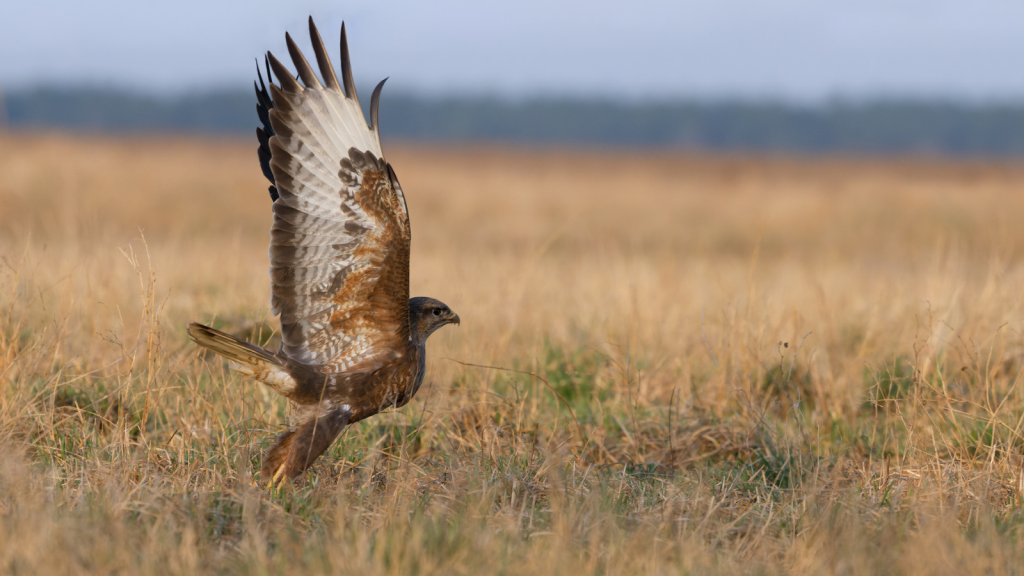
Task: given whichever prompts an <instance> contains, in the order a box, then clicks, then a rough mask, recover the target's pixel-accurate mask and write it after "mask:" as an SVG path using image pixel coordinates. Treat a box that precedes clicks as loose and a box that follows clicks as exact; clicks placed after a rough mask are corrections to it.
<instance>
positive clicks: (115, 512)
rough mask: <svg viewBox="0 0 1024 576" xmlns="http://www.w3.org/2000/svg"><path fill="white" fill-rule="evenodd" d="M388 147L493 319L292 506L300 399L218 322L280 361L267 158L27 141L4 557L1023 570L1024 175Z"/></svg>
mask: <svg viewBox="0 0 1024 576" xmlns="http://www.w3.org/2000/svg"><path fill="white" fill-rule="evenodd" d="M388 154H389V160H390V161H391V162H392V163H393V164H394V165H395V167H396V169H397V171H398V174H399V176H400V178H401V180H402V184H403V187H404V188H405V190H407V193H408V197H409V198H408V199H409V208H410V211H411V213H412V222H413V230H414V243H413V261H412V262H413V264H412V286H413V293H414V294H415V295H430V296H433V297H436V298H439V299H441V300H443V301H444V302H446V303H448V304H449V305H451V306H452V308H453V309H454V310H455V311H457V312H458V313H459V314H460V315H461V317H462V319H463V323H462V326H461V328H446V329H444V330H442V331H441V332H439V333H438V334H437V335H435V336H434V337H433V338H432V341H431V343H430V345H429V348H430V352H429V354H430V357H429V367H428V369H429V373H428V376H427V382H426V384H425V385H424V388H423V389H422V390H421V392H420V394H419V396H418V397H417V398H416V400H415V401H414V402H413V403H411V404H410V405H409V406H408V407H406V408H405V409H403V410H401V411H398V412H391V413H388V414H385V415H382V416H379V417H377V418H375V419H371V420H370V421H367V422H363V423H360V424H359V425H357V426H354V427H353V428H352V429H350V430H349V431H348V432H347V433H346V435H345V436H344V437H343V438H342V440H341V441H340V442H339V443H338V444H337V445H336V446H335V447H334V448H332V449H331V450H330V451H329V452H328V453H327V454H325V456H324V457H323V458H322V459H321V460H320V461H319V462H318V463H317V464H316V465H315V466H314V467H313V468H312V469H311V471H310V472H309V473H308V474H306V475H305V476H304V477H303V478H302V479H301V481H300V482H299V483H298V484H297V485H295V486H294V487H289V488H285V489H281V490H276V491H267V490H265V489H262V488H260V487H259V485H256V483H258V482H259V481H260V479H259V478H258V477H254V475H256V471H257V470H258V469H259V461H260V457H261V453H262V450H263V449H265V448H266V447H267V446H268V445H269V443H270V441H271V440H272V437H273V434H274V433H275V432H277V431H279V430H280V429H281V428H282V427H283V426H284V423H285V421H286V418H287V412H286V407H285V405H284V403H283V402H281V401H280V400H279V399H277V398H275V397H274V396H273V394H272V393H270V392H268V391H267V390H265V389H262V388H260V387H259V386H258V385H257V384H254V383H252V382H249V381H247V380H245V379H243V378H240V377H239V376H237V375H234V374H232V373H230V372H228V371H227V370H226V367H225V366H224V364H223V363H222V361H221V360H220V359H219V358H217V357H213V356H206V355H202V354H200V352H199V351H198V350H197V349H196V348H195V347H194V346H192V345H190V344H189V343H188V342H187V339H186V337H185V334H184V324H185V323H186V322H187V321H190V320H200V321H207V322H214V323H215V324H216V325H217V326H220V327H222V328H223V329H226V330H229V331H231V332H234V333H236V334H240V335H245V336H247V337H250V338H254V339H259V340H261V341H265V342H270V345H273V341H274V335H273V327H274V319H273V318H271V317H269V316H268V311H267V304H268V300H269V288H268V281H267V272H266V269H267V256H266V249H267V239H268V238H267V230H268V227H269V206H270V201H269V198H268V197H267V194H266V192H265V189H266V182H265V181H264V180H263V178H262V176H261V174H260V172H259V169H258V167H257V163H256V155H255V144H254V143H253V142H249V141H245V142H238V141H229V140H224V141H213V140H189V139H173V138H163V139H160V138H121V139H104V138H93V137H88V138H86V137H66V136H59V135H39V134H6V135H0V174H2V175H3V177H2V178H0V207H2V208H0V542H2V543H3V544H2V545H0V570H2V571H4V572H8V573H58V572H63V573H97V572H119V573H160V574H164V573H187V574H193V573H208V572H218V573H220V572H228V573H289V574H301V573H323V572H340V573H359V574H410V573H430V572H440V573H454V574H488V573H551V574H565V573H620V574H628V573H659V574H686V573H723V574H733V573H766V574H767V573H792V574H818V573H842V574H877V573H883V572H884V573H908V574H909V573H913V574H918V573H920V574H929V573H955V574H1002V573H1019V570H1020V566H1024V546H1022V544H1024V528H1022V519H1024V516H1022V514H1021V504H1022V503H1024V460H1022V450H1024V437H1022V425H1024V395H1022V390H1021V386H1020V385H1019V384H1020V382H1019V380H1020V376H1021V371H1022V369H1024V334H1022V331H1021V330H1022V310H1021V301H1022V294H1024V291H1022V288H1024V227H1022V226H1021V224H1020V223H1021V222H1024V194H1022V192H1024V166H1020V165H1014V164H994V163H984V162H966V161H959V162H938V161H923V160H922V161H882V160H880V161H868V160H842V159H815V160H807V159H792V158H743V157H721V156H719V157H701V156H692V155H690V156H683V155H677V154H669V153H651V154H642V153H639V152H629V153H617V152H589V153H584V152H560V151H524V150H517V149H500V148H476V147H472V148H471V147H466V148H462V149H457V148H427V147H402V146H391V147H389V148H388ZM449 359H452V360H449ZM456 361H459V362H463V363H471V364H483V365H492V366H503V367H508V368H515V369H517V370H522V371H525V372H530V373H532V374H522V373H516V372H508V371H499V370H493V369H483V368H477V367H472V366H465V365H463V364H460V363H458V362H456ZM554 391H557V392H558V394H559V395H560V396H561V399H559V397H558V396H556V394H555V393H554ZM570 410H571V412H570ZM265 483H266V481H265V479H263V484H262V485H265ZM570 571H573V572H570Z"/></svg>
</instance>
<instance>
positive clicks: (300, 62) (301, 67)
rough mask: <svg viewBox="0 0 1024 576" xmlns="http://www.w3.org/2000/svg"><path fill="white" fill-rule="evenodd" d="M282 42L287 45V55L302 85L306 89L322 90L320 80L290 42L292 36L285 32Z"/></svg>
mask: <svg viewBox="0 0 1024 576" xmlns="http://www.w3.org/2000/svg"><path fill="white" fill-rule="evenodd" d="M284 41H285V43H286V44H288V54H289V55H290V56H291V57H292V64H295V69H296V70H298V72H299V78H302V83H303V84H305V85H306V88H322V87H323V86H322V85H321V84H320V79H319V78H317V77H316V74H314V73H313V68H311V67H310V66H309V62H306V56H305V55H304V54H303V53H302V50H299V47H298V45H296V44H295V41H294V40H292V35H291V34H289V33H287V32H285V33H284Z"/></svg>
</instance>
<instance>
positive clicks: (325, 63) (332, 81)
mask: <svg viewBox="0 0 1024 576" xmlns="http://www.w3.org/2000/svg"><path fill="white" fill-rule="evenodd" d="M309 40H310V42H312V43H313V52H314V53H315V54H316V64H317V66H319V67H320V75H321V76H323V78H324V83H325V84H327V87H328V88H334V89H335V90H337V91H338V92H341V85H340V84H338V77H337V76H336V75H335V74H334V66H333V65H332V64H331V57H330V56H328V55H327V48H325V47H324V40H323V38H321V37H320V31H319V30H317V29H316V24H314V23H313V17H312V16H310V17H309Z"/></svg>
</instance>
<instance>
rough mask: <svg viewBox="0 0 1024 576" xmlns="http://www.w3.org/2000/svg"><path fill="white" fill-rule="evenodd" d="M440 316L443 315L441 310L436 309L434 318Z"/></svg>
mask: <svg viewBox="0 0 1024 576" xmlns="http://www.w3.org/2000/svg"><path fill="white" fill-rule="evenodd" d="M440 315H441V309H440V308H434V316H440Z"/></svg>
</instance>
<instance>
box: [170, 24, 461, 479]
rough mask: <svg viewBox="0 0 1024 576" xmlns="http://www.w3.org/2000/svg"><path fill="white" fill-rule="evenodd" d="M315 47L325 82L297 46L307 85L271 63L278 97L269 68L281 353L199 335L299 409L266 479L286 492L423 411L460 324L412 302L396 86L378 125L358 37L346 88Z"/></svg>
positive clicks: (193, 333)
mask: <svg viewBox="0 0 1024 576" xmlns="http://www.w3.org/2000/svg"><path fill="white" fill-rule="evenodd" d="M309 35H310V39H311V40H312V43H313V51H314V52H315V53H316V63H317V66H318V67H319V69H320V75H321V76H322V78H323V82H321V81H320V79H318V78H317V76H316V74H315V73H314V72H313V69H312V68H311V67H310V66H309V63H307V62H306V59H305V57H304V56H303V55H302V52H300V51H299V48H298V47H297V46H296V45H295V42H294V41H292V38H291V36H289V35H288V34H285V39H286V41H287V43H288V52H289V54H290V55H291V59H292V63H293V64H294V65H295V68H296V69H297V70H298V79H296V77H295V76H293V75H292V74H291V72H289V70H288V69H287V68H285V66H284V65H283V64H281V63H280V62H279V61H278V60H277V59H276V58H274V55H273V54H271V53H269V52H268V53H267V56H266V69H267V83H268V84H269V85H270V86H269V88H270V91H269V93H268V91H267V86H266V85H265V84H264V82H263V76H262V74H260V73H259V67H258V66H257V74H258V76H259V81H260V83H259V86H257V87H256V97H257V101H258V102H257V105H256V111H257V112H258V114H259V118H260V120H261V122H262V124H263V127H262V128H257V129H256V136H257V138H258V139H259V143H260V146H259V159H260V165H261V166H262V168H263V174H264V175H266V177H267V178H268V179H269V180H270V182H271V186H270V197H271V199H272V201H273V204H272V208H273V212H274V220H273V225H272V226H271V228H270V280H271V310H272V312H273V314H274V315H280V319H281V346H280V349H279V350H278V351H277V352H271V351H269V350H265V349H263V348H261V347H259V346H256V345H253V344H251V343H248V342H244V341H242V340H239V339H237V338H235V337H233V336H231V335H229V334H225V333H223V332H220V331H218V330H214V329H213V328H210V327H209V326H203V325H201V324H197V323H191V324H189V325H188V334H189V336H190V337H191V338H192V340H194V341H195V342H196V343H197V344H199V345H200V346H204V347H206V348H209V349H210V350H213V351H214V352H217V353H218V354H221V355H222V356H224V357H226V358H227V359H228V360H230V361H231V362H232V367H233V368H235V369H236V370H238V371H239V372H241V373H243V374H247V375H250V376H252V377H254V378H255V379H256V380H259V381H260V382H263V383H264V384H266V385H267V386H269V387H270V388H272V389H273V390H274V391H276V392H277V393H278V394H281V395H282V396H284V397H286V398H288V400H289V402H290V403H291V405H292V408H293V411H292V412H293V421H292V425H291V427H290V428H289V429H288V430H286V431H285V432H284V433H282V434H281V435H280V436H278V438H277V442H276V443H275V444H274V445H273V447H271V449H270V452H269V453H268V454H267V455H266V457H265V458H264V461H263V468H262V471H261V476H262V477H263V478H271V482H272V483H274V482H278V481H279V480H282V479H283V478H287V479H293V478H295V477H296V476H298V475H299V474H300V473H301V472H302V471H303V470H305V469H306V468H307V467H309V465H310V464H311V463H312V462H313V461H314V460H316V458H317V457H318V456H320V454H322V453H323V452H324V451H325V450H326V449H327V448H328V447H329V446H330V445H331V443H332V442H334V440H335V438H337V437H338V435H339V434H340V433H341V431H342V429H343V428H344V427H345V426H347V425H348V424H351V423H353V422H357V421H359V420H362V419H363V418H367V417H369V416H373V415H374V414H377V413H378V412H380V411H381V410H384V409H386V408H388V407H390V406H394V407H400V406H404V405H405V404H406V403H407V402H409V400H410V399H411V398H412V397H413V395H414V394H416V390H417V389H419V387H420V383H421V382H422V381H423V373H424V371H425V366H426V349H425V343H426V341H427V337H428V336H430V335H431V334H432V333H433V332H434V331H435V330H437V329H438V328H440V327H442V326H444V325H445V324H458V323H459V317H458V315H457V314H455V313H454V312H452V311H451V309H450V308H448V306H446V305H444V304H443V303H441V302H439V301H437V300H435V299H433V298H424V297H417V298H409V243H410V238H411V232H410V228H409V211H408V209H407V207H406V203H405V195H404V193H403V192H402V187H401V186H400V185H399V184H398V178H397V177H396V176H395V171H394V170H393V169H392V168H391V165H390V164H388V163H387V162H386V161H385V160H384V154H383V153H382V152H381V145H380V132H379V130H378V124H377V109H378V107H379V102H380V91H381V88H382V87H383V86H384V82H383V81H382V82H381V83H380V84H378V85H377V88H376V89H375V90H374V91H373V97H372V98H371V100H370V124H369V126H367V124H366V120H365V117H364V116H363V111H362V108H360V106H359V98H358V96H356V87H355V83H354V82H353V81H352V66H351V65H350V63H349V57H348V44H347V41H346V39H345V25H344V24H342V26H341V78H342V82H341V83H339V82H338V77H337V76H336V75H335V73H334V68H333V67H332V65H331V60H330V58H329V57H328V56H327V50H326V49H325V48H324V44H323V41H322V40H321V39H320V34H319V32H317V29H316V26H315V25H314V24H313V19H312V18H310V19H309ZM271 71H273V75H271ZM274 75H276V76H277V82H278V84H277V85H275V84H274V79H273V76H274ZM298 80H301V84H300V83H299V81H298ZM254 85H255V83H254ZM342 86H344V88H342Z"/></svg>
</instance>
